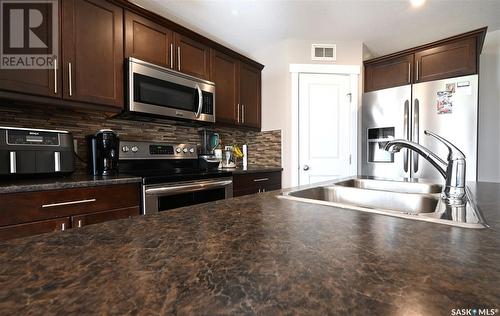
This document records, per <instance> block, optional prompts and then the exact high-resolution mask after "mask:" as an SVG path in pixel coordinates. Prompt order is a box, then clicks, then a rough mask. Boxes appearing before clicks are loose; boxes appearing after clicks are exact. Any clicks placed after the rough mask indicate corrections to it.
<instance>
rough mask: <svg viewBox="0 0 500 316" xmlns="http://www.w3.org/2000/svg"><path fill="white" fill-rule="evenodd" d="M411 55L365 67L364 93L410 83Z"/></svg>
mask: <svg viewBox="0 0 500 316" xmlns="http://www.w3.org/2000/svg"><path fill="white" fill-rule="evenodd" d="M412 69H413V54H410V55H405V56H400V57H395V58H390V59H388V60H383V61H380V62H376V63H373V64H366V65H365V92H369V91H374V90H380V89H386V88H392V87H398V86H404V85H407V84H411V83H412V80H411V79H412Z"/></svg>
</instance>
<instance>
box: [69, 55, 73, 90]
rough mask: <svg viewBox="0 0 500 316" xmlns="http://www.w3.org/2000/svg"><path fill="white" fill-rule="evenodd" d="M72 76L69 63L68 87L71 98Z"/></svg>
mask: <svg viewBox="0 0 500 316" xmlns="http://www.w3.org/2000/svg"><path fill="white" fill-rule="evenodd" d="M71 76H72V71H71V63H68V85H69V96H72V95H73V85H72V82H71Z"/></svg>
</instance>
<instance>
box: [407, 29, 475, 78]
mask: <svg viewBox="0 0 500 316" xmlns="http://www.w3.org/2000/svg"><path fill="white" fill-rule="evenodd" d="M476 53H477V51H476V37H471V38H466V39H463V40H460V41H456V42H451V43H448V44H443V45H440V46H437V47H433V48H429V49H426V50H422V51H419V52H417V53H415V82H424V81H430V80H438V79H445V78H451V77H458V76H465V75H471V74H475V73H477V56H476Z"/></svg>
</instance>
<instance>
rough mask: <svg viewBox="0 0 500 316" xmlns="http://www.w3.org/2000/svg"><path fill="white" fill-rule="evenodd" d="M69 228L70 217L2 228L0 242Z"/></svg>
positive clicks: (0, 228)
mask: <svg viewBox="0 0 500 316" xmlns="http://www.w3.org/2000/svg"><path fill="white" fill-rule="evenodd" d="M67 228H69V217H64V218H57V219H51V220H47V221H38V222H32V223H26V224H19V225H11V226H4V227H0V240H7V239H14V238H20V237H26V236H31V235H38V234H43V233H49V232H52V231H56V230H65V229H67Z"/></svg>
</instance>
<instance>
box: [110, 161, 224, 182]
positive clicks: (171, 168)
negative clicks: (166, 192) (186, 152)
mask: <svg viewBox="0 0 500 316" xmlns="http://www.w3.org/2000/svg"><path fill="white" fill-rule="evenodd" d="M118 168H119V170H120V174H124V175H131V176H134V177H142V178H143V179H142V182H143V184H158V183H166V182H179V181H191V180H201V179H208V178H220V177H230V176H231V175H232V174H231V172H228V171H222V170H218V169H213V170H212V169H208V170H207V169H200V168H199V167H198V160H197V159H184V160H182V159H181V160H127V161H120V163H119V167H118Z"/></svg>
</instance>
